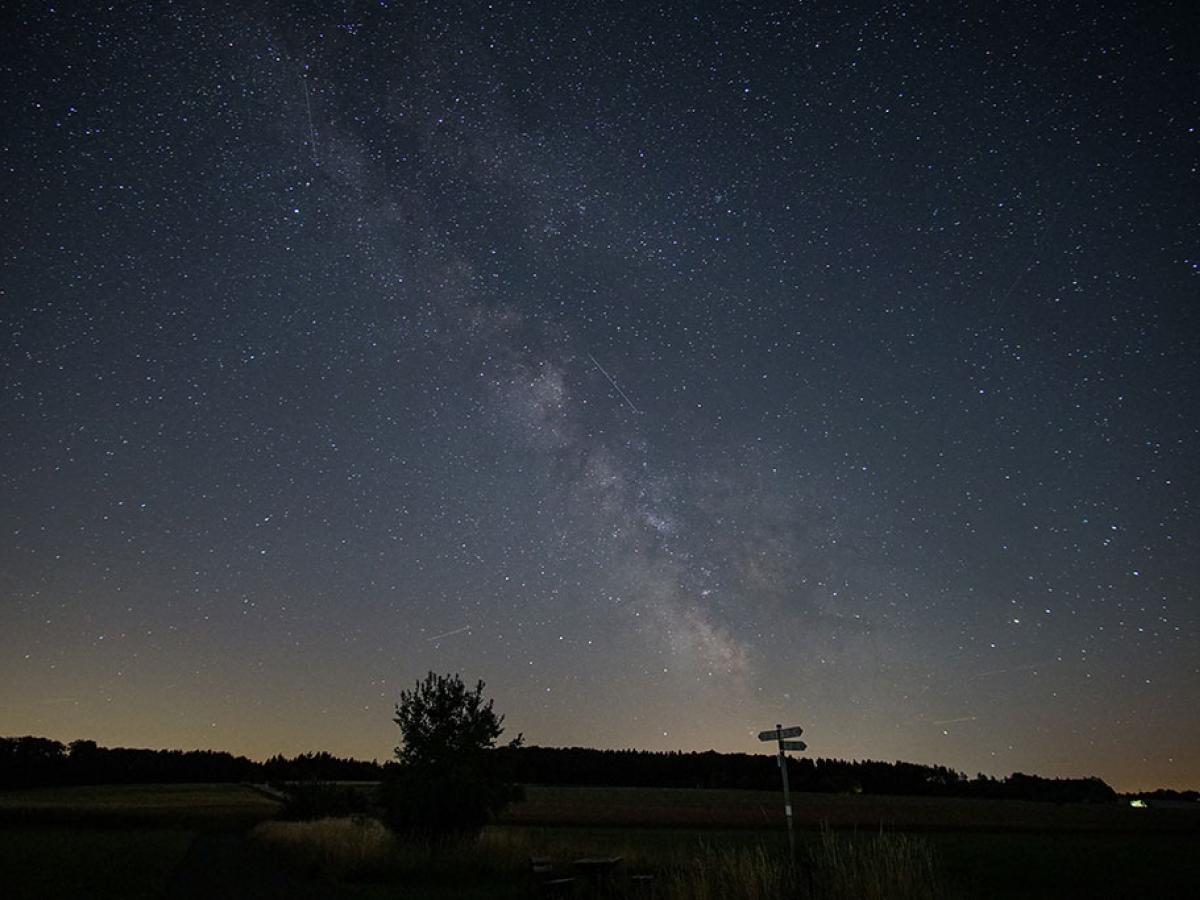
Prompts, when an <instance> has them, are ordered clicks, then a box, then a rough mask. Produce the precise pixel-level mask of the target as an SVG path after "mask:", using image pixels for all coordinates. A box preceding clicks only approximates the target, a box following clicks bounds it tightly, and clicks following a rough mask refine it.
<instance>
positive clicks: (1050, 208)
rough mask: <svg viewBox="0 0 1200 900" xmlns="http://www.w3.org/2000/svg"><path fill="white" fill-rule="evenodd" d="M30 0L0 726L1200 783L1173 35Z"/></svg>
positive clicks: (1185, 126) (125, 738) (6, 447)
mask: <svg viewBox="0 0 1200 900" xmlns="http://www.w3.org/2000/svg"><path fill="white" fill-rule="evenodd" d="M7 10H8V11H7V12H5V13H4V14H3V15H4V23H3V24H4V31H3V35H4V36H3V38H0V41H2V43H3V47H4V52H3V54H0V56H2V58H3V62H2V63H0V91H2V107H0V111H2V113H3V123H4V124H3V132H2V134H3V137H2V147H0V154H2V155H0V170H2V178H3V188H2V190H0V253H2V255H3V268H2V275H0V510H2V516H0V524H2V527H3V537H2V539H0V616H2V618H0V624H2V627H0V734H8V735H17V734H30V733H31V734H40V735H45V736H48V737H55V738H59V739H62V740H70V739H73V738H77V737H88V738H92V739H95V740H97V741H99V742H100V743H102V744H109V745H124V746H148V747H188V748H191V747H211V748H216V749H225V750H230V751H233V752H237V753H245V754H248V755H250V756H254V757H258V758H263V757H265V756H267V755H270V754H273V753H275V752H284V753H288V754H291V753H295V752H299V751H302V750H310V749H324V750H329V751H331V752H334V753H337V754H339V755H355V756H358V757H363V758H368V759H369V758H379V759H385V758H388V757H389V756H390V755H391V751H392V747H393V746H394V745H395V744H396V743H397V741H398V739H399V732H398V730H397V729H396V727H395V725H394V724H392V722H391V716H392V715H393V705H394V703H395V701H396V700H397V699H398V698H399V693H400V691H401V690H402V689H404V688H407V687H410V686H411V685H412V683H413V681H414V680H415V679H416V678H417V677H419V676H422V675H424V674H425V673H426V672H427V671H428V670H430V669H433V670H436V671H439V672H461V673H462V675H463V677H464V678H466V679H468V680H471V681H474V680H475V679H477V678H482V679H484V680H485V681H486V682H487V692H488V693H489V695H491V696H494V697H495V698H496V706H497V709H498V710H499V711H501V712H504V713H505V714H506V715H507V721H506V724H507V726H508V729H509V732H508V733H509V735H513V734H515V733H516V732H518V731H521V732H524V734H525V737H526V740H527V741H529V742H531V743H537V744H544V745H568V744H570V745H585V746H597V747H626V746H628V747H639V748H646V749H685V750H695V749H707V748H710V747H711V748H715V749H718V750H727V751H747V752H759V751H760V750H764V749H768V748H766V747H764V746H763V745H761V744H759V742H758V741H757V740H756V737H755V735H756V734H757V732H758V731H759V730H761V729H764V728H767V727H770V726H773V725H774V724H775V723H776V722H781V723H783V724H784V725H791V724H801V725H803V726H805V740H807V741H808V744H809V753H810V754H811V755H814V756H825V757H844V758H872V759H886V760H893V759H906V760H911V761H915V762H926V763H940V764H946V765H949V766H952V767H954V768H958V769H960V770H963V771H966V772H967V773H968V774H971V775H973V774H974V773H975V772H977V771H983V772H985V773H989V774H996V775H1004V774H1007V773H1009V772H1012V771H1014V770H1020V771H1026V772H1034V773H1037V774H1041V775H1047V776H1065V775H1087V774H1095V775H1099V776H1100V777H1102V778H1105V779H1106V780H1108V781H1109V782H1110V783H1111V784H1113V785H1114V786H1115V787H1118V788H1121V789H1133V788H1143V787H1146V788H1149V787H1161V786H1167V787H1200V715H1197V709H1198V708H1200V595H1198V591H1200V521H1198V518H1197V513H1198V511H1200V510H1198V503H1197V499H1198V491H1200V454H1198V452H1197V442H1198V438H1200V364H1198V358H1200V357H1198V346H1200V308H1198V305H1197V301H1198V299H1200V292H1198V287H1200V246H1198V234H1200V229H1198V227H1197V226H1198V219H1200V192H1198V191H1197V166H1198V163H1197V160H1198V159H1200V154H1198V152H1197V151H1198V141H1197V133H1196V127H1197V125H1198V124H1200V100H1198V96H1200V95H1198V92H1197V90H1196V85H1197V81H1196V73H1197V44H1196V41H1195V35H1196V31H1195V28H1196V24H1197V22H1196V18H1195V11H1194V10H1193V9H1192V7H1191V4H1190V3H1186V2H1179V3H1169V2H1159V3H1144V4H1137V3H1126V2H1111V3H1090V2H1089V3H1079V4H1070V3H1053V4H1049V3H1040V2H1029V3H1021V4H995V3H942V2H938V3H908V2H900V3H889V4H876V3H870V4H844V3H798V2H795V0H787V2H780V3H776V4H773V5H766V6H756V5H752V4H749V3H732V2H722V3H712V4H704V3H678V4H660V3H655V4H649V3H645V4H643V3H627V4H626V3H596V4H586V3H579V4H574V3H563V4H558V3H549V2H545V3H525V4H511V5H510V4H504V3H496V4H491V5H484V4H475V3H448V4H445V5H438V4H433V3H408V2H371V3H366V2H353V0H351V2H346V3H344V4H343V3H335V2H330V3H322V4H311V5H310V6H305V5H303V4H290V3H283V2H280V3H277V4H270V5H269V4H261V3H259V4H255V3H250V4H243V3H236V4H229V5H221V4H208V5H202V4H199V3H174V4H171V3H149V4H143V3H119V4H116V5H115V6H114V7H113V8H111V9H105V8H102V7H101V6H100V5H99V4H82V3H81V4H75V3H64V4H62V5H61V6H59V7H57V8H56V7H55V6H53V5H51V4H33V3H24V4H15V5H9V6H8V7H7Z"/></svg>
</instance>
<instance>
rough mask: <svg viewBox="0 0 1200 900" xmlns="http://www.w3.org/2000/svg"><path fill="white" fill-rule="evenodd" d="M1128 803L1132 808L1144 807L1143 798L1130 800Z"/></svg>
mask: <svg viewBox="0 0 1200 900" xmlns="http://www.w3.org/2000/svg"><path fill="white" fill-rule="evenodd" d="M1129 805H1130V806H1132V807H1133V808H1134V809H1145V808H1146V801H1145V800H1130V801H1129Z"/></svg>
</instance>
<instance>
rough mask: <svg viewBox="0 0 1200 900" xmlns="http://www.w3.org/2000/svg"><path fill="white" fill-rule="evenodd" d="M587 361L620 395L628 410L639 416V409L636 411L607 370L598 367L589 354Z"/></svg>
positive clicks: (594, 358) (640, 412)
mask: <svg viewBox="0 0 1200 900" xmlns="http://www.w3.org/2000/svg"><path fill="white" fill-rule="evenodd" d="M588 359H590V360H591V361H592V365H594V366H595V367H596V368H597V369H599V370H600V373H601V374H602V375H603V376H604V377H605V378H607V379H608V383H609V384H611V385H612V386H613V389H614V390H615V391H616V392H617V393H618V394H620V395H621V399H622V400H624V401H625V402H626V403H628V404H629V408H630V409H632V410H633V411H634V412H635V413H637V414H638V415H641V414H642V411H641V410H640V409H638V408H637V407H636V406H634V405H633V401H632V400H630V399H629V395H628V394H626V393H625V392H624V391H623V390H621V386H620V385H619V384H617V381H616V379H615V378H613V377H612V376H611V375H609V374H608V370H607V369H605V368H604V366H602V365H600V363H599V362H597V361H596V357H594V356H592V354H590V353H589V354H588Z"/></svg>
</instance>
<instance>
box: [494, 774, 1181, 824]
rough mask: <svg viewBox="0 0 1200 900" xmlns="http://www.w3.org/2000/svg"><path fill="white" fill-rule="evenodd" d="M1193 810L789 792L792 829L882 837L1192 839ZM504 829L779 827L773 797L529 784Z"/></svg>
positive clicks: (777, 801) (779, 803) (779, 809)
mask: <svg viewBox="0 0 1200 900" xmlns="http://www.w3.org/2000/svg"><path fill="white" fill-rule="evenodd" d="M1197 813H1200V810H1177V809H1167V810H1158V809H1131V808H1129V807H1128V806H1120V805H1087V804H1064V805H1057V804H1054V803H1034V802H1030V801H1021V800H972V799H960V798H955V797H946V798H941V797H879V796H863V795H847V794H793V795H792V814H793V817H794V821H795V823H796V827H798V828H810V829H817V828H820V827H821V826H823V825H828V826H830V827H832V828H854V827H857V828H875V829H878V828H880V827H883V828H884V829H887V830H890V831H909V832H911V831H958V830H974V831H990V832H1004V831H1106V832H1136V833H1141V834H1145V833H1148V832H1175V833H1196V832H1197V830H1198V829H1200V815H1197ZM501 821H502V822H503V823H507V824H512V825H535V824H536V825H589V826H594V825H613V826H628V827H653V826H668V827H687V828H726V829H727V828H755V829H761V828H775V827H778V828H782V827H783V826H784V823H785V819H784V813H783V799H782V793H781V792H779V791H737V790H706V789H679V788H589V787H550V786H543V785H530V786H529V787H528V788H527V789H526V802H524V803H521V804H517V805H515V806H512V807H510V808H509V810H508V811H507V812H506V813H505V814H504V817H503V818H502V820H501Z"/></svg>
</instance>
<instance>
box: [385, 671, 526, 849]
mask: <svg viewBox="0 0 1200 900" xmlns="http://www.w3.org/2000/svg"><path fill="white" fill-rule="evenodd" d="M483 688H484V684H483V682H482V681H480V682H478V683H477V684H476V685H475V688H474V690H471V689H468V688H467V686H466V685H465V684H463V681H462V679H461V678H460V677H459V676H458V675H438V674H436V673H434V672H430V673H429V674H428V675H427V676H426V677H425V679H424V680H422V681H418V682H417V684H416V687H415V688H414V689H413V690H411V691H402V692H401V693H400V702H399V703H398V704H396V718H395V719H394V721H395V723H396V724H397V725H398V726H400V735H401V738H402V742H401V744H400V746H398V747H397V748H396V759H397V764H395V765H392V766H389V767H388V772H387V775H386V777H385V778H384V782H383V784H382V785H381V788H380V803H381V806H382V808H383V821H384V823H385V824H387V825H388V827H390V828H392V829H394V830H396V831H403V832H409V833H418V834H422V835H425V836H427V837H429V838H430V839H431V840H432V841H433V842H435V843H438V842H443V841H445V840H450V839H456V838H465V837H474V836H476V835H478V834H479V832H480V830H481V829H482V828H483V826H484V825H486V824H487V823H488V821H489V820H490V819H491V818H492V817H493V816H495V815H496V814H497V813H499V812H500V811H501V810H502V809H503V808H504V807H505V806H507V805H508V803H509V802H511V801H512V800H514V799H516V798H517V796H518V791H517V790H516V789H515V788H513V786H512V785H510V784H508V783H507V780H506V779H505V777H504V772H503V771H502V768H501V762H502V760H501V759H500V758H499V757H498V755H497V754H495V753H492V752H491V751H492V750H493V748H495V746H496V741H497V740H498V739H499V737H500V735H501V734H503V733H504V727H503V723H504V717H503V716H501V715H497V714H496V712H495V710H494V709H493V708H492V701H491V700H487V701H485V700H484V698H483ZM520 744H521V736H520V735H517V737H516V739H515V740H513V741H510V742H509V743H508V744H507V746H508V747H518V746H520Z"/></svg>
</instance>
